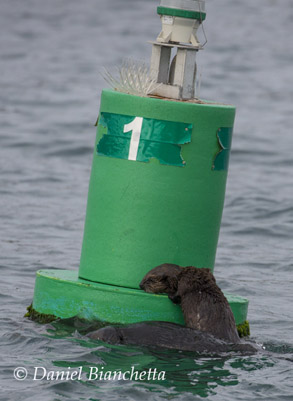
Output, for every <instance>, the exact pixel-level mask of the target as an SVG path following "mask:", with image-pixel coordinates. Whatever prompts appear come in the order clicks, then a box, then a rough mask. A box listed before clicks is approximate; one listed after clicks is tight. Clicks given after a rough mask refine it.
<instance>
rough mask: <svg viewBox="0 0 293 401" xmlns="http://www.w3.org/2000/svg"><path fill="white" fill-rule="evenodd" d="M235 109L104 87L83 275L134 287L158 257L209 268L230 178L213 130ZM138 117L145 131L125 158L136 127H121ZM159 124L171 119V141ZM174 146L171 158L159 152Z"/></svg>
mask: <svg viewBox="0 0 293 401" xmlns="http://www.w3.org/2000/svg"><path fill="white" fill-rule="evenodd" d="M234 115H235V108H234V107H232V106H223V105H216V104H197V103H192V102H177V101H168V100H161V99H154V98H148V97H138V96H133V95H127V94H124V93H119V92H115V91H103V93H102V97H101V106H100V118H99V123H98V130H97V139H96V143H95V151H94V155H93V164H92V172H91V179H90V186H89V195H88V204H87V213H86V222H85V230H84V239H83V246H82V255H81V262H80V270H79V276H80V277H81V278H83V279H86V280H91V281H95V282H99V283H105V284H111V285H117V286H122V287H128V288H139V287H138V285H139V282H140V281H141V279H142V277H143V276H144V275H145V274H146V273H147V272H148V271H149V270H150V269H151V268H153V267H155V266H157V265H160V264H161V263H175V264H178V265H181V266H190V265H192V266H197V267H209V268H211V269H212V270H213V267H214V261H215V255H216V248H217V242H218V236H219V230H220V223H221V216H222V210H223V203H224V196H225V186H226V178H227V168H217V166H215V160H217V155H219V153H221V152H223V149H222V148H221V146H220V144H219V139H218V132H219V129H221V128H224V129H226V132H227V135H231V132H232V127H233V122H234ZM121 116H122V119H123V117H124V120H123V121H119V118H120V119H121ZM136 118H141V119H143V122H142V132H141V136H140V141H139V143H138V151H137V152H138V155H137V160H129V153H128V149H129V148H130V146H131V135H132V134H133V133H131V132H128V134H127V133H124V132H123V131H124V130H123V127H124V126H126V125H127V124H130V127H131V122H133V121H134V120H135V119H136ZM111 119H112V121H111ZM125 122H126V123H127V124H124V123H125ZM178 123H180V124H181V125H179V126H178ZM144 124H145V125H146V128H145V130H144V131H145V132H143V127H144ZM151 124H153V125H151ZM159 124H161V125H163V124H167V125H168V127H167V129H166V130H168V129H169V133H170V132H171V134H170V136H172V129H174V134H173V135H174V137H173V138H172V137H171V138H168V141H169V142H168V143H166V142H164V140H165V139H166V138H165V137H164V135H165V136H167V135H168V132H167V133H166V132H163V133H162V134H160V132H159V130H158V129H157V126H158V125H159ZM176 124H177V126H176ZM114 130H115V131H116V132H114V133H113V131H114ZM166 130H165V131H166ZM176 130H177V131H176ZM180 130H181V131H182V136H180V132H179V131H180ZM113 134H114V135H113ZM115 135H116V136H117V137H116V138H114V137H115ZM109 136H110V137H112V138H114V142H115V143H113V141H112V140H111V143H110V142H109V141H108V142H109V143H110V145H109V146H108V148H107V147H106V149H105V145H104V142H105V140H106V139H109ZM176 136H180V138H179V139H178V138H176ZM117 138H118V140H117ZM172 141H173V143H172ZM124 142H125V143H124ZM176 142H177V143H176ZM180 142H184V143H180ZM178 143H179V144H178ZM110 146H111V149H109V147H110ZM172 146H173V148H174V147H175V148H176V150H177V154H174V157H173V159H172V157H168V154H167V157H165V154H164V152H165V153H168V150H169V149H171V153H172ZM119 147H120V148H121V151H120V153H119ZM152 147H153V148H152ZM158 148H159V151H158ZM141 153H143V154H141ZM169 153H170V152H169ZM139 156H140V157H139ZM227 156H228V155H227ZM141 160H145V161H141ZM215 167H216V168H215ZM220 167H221V166H220ZM222 167H223V166H222Z"/></svg>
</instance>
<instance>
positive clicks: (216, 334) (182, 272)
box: [87, 263, 256, 354]
mask: <svg viewBox="0 0 293 401" xmlns="http://www.w3.org/2000/svg"><path fill="white" fill-rule="evenodd" d="M140 287H141V288H142V289H143V290H145V291H146V292H152V293H167V294H168V296H169V298H170V299H171V300H172V301H173V302H175V303H180V304H181V307H182V310H183V314H184V318H185V321H186V326H187V327H185V326H181V325H178V324H175V323H170V322H141V323H134V324H129V325H125V326H117V325H113V326H106V327H103V328H100V329H99V330H96V331H93V332H90V333H88V334H87V337H89V338H90V339H93V340H100V341H104V342H107V343H110V344H128V345H139V346H155V347H163V348H169V349H178V350H182V351H193V352H199V353H208V354H215V353H217V354H218V353H221V352H230V351H236V352H241V353H244V354H251V353H255V352H256V348H255V347H254V346H252V345H250V344H247V343H241V342H240V339H239V336H238V333H237V330H236V325H235V320H234V316H233V313H232V311H231V309H230V306H229V304H228V302H227V300H226V298H225V296H224V294H223V293H222V291H221V290H220V288H219V287H218V286H217V284H216V280H215V278H214V276H213V275H212V273H211V272H210V271H209V269H197V268H194V267H180V266H178V265H174V264H168V263H165V264H162V265H160V266H157V267H155V268H153V269H152V270H150V271H149V272H148V273H147V274H146V275H145V277H144V278H143V279H142V281H141V283H140Z"/></svg>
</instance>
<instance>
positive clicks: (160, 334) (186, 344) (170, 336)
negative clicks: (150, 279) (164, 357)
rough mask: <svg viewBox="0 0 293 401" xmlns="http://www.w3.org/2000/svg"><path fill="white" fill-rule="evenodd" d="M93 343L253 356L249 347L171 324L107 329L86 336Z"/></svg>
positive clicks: (145, 323)
mask: <svg viewBox="0 0 293 401" xmlns="http://www.w3.org/2000/svg"><path fill="white" fill-rule="evenodd" d="M87 337H89V338H91V339H92V340H100V341H104V342H107V343H109V344H127V345H137V346H144V347H161V348H167V349H177V350H180V351H192V352H198V353H207V354H215V353H217V354H219V353H221V352H230V351H234V352H241V353H245V354H251V353H254V352H255V348H254V347H253V346H251V345H250V344H245V343H241V344H230V343H227V342H225V341H223V340H220V339H218V338H215V337H214V336H212V335H211V334H208V333H204V332H202V331H199V330H194V329H190V328H188V327H184V326H180V325H178V324H175V323H169V322H142V323H133V324H130V325H127V326H106V327H103V328H102V329H99V330H96V331H93V332H91V333H89V334H87Z"/></svg>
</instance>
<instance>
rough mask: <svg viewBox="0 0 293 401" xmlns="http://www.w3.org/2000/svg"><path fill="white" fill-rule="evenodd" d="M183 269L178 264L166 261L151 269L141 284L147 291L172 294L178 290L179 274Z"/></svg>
mask: <svg viewBox="0 0 293 401" xmlns="http://www.w3.org/2000/svg"><path fill="white" fill-rule="evenodd" d="M181 271H182V268H181V267H180V266H178V265H174V264H170V263H164V264H162V265H160V266H157V267H154V268H153V269H152V270H150V271H149V272H148V273H147V274H146V275H145V276H144V278H143V279H142V281H141V283H140V284H139V286H140V288H141V289H142V290H144V291H146V292H152V293H154V294H158V293H167V294H168V295H172V294H174V293H175V292H176V291H177V284H178V276H179V274H180V273H181Z"/></svg>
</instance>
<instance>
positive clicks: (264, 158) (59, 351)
mask: <svg viewBox="0 0 293 401" xmlns="http://www.w3.org/2000/svg"><path fill="white" fill-rule="evenodd" d="M206 3H207V5H206V8H207V20H206V23H205V25H204V26H205V32H206V35H207V38H208V43H207V44H206V46H205V49H204V51H202V52H199V54H198V58H197V60H198V68H199V70H200V73H201V93H200V96H201V97H202V98H204V99H209V100H215V101H222V102H226V103H231V104H235V105H236V106H237V115H236V122H235V129H234V138H233V150H232V154H231V159H230V171H229V177H228V185H227V194H226V202H225V209H224V214H223V220H222V228H221V234H220V240H219V246H218V252H217V260H216V267H215V275H216V278H217V280H218V282H219V284H220V286H221V287H222V288H223V289H224V290H225V291H226V292H229V293H235V294H238V295H242V296H245V297H247V298H249V300H250V306H249V315H248V317H249V321H250V325H251V339H252V340H253V341H255V342H257V343H258V344H263V345H264V347H265V348H266V352H260V353H258V354H256V355H253V356H241V355H236V354H227V355H222V356H217V357H215V356H214V357H213V356H210V357H209V356H200V355H197V356H196V355H192V354H191V353H180V352H178V351H164V350H158V349H143V348H139V347H126V346H121V347H117V346H116V347H114V346H105V345H104V344H102V343H94V342H90V341H85V339H84V338H83V337H82V336H81V335H79V334H78V333H77V332H76V331H75V329H74V328H72V327H70V326H65V325H62V324H51V325H39V324H37V323H35V322H32V321H30V320H28V319H26V318H24V317H23V315H24V313H25V311H26V306H28V305H29V304H30V303H31V301H32V296H33V290H34V281H35V272H36V271H37V270H38V269H41V268H56V269H58V268H60V269H78V266H79V258H80V252H81V242H82V236H83V225H84V219H85V210H86V202H87V190H88V182H89V176H90V167H91V161H92V152H93V145H94V140H95V127H94V123H95V121H96V117H97V114H98V110H99V97H100V93H101V90H102V88H104V87H107V84H106V83H105V82H104V80H103V78H102V77H101V75H100V71H102V69H103V67H106V68H110V69H111V68H113V67H115V66H119V65H120V64H121V63H122V61H123V59H124V58H125V57H131V58H133V59H144V60H146V61H148V60H149V57H150V53H151V47H150V45H149V44H148V43H147V41H148V40H154V38H155V37H156V35H157V34H158V33H159V31H160V21H159V17H158V16H157V15H156V7H157V5H158V1H156V0H145V1H142V0H108V1H107V0H83V1H79V0H70V1H69V0H63V1H61V0H59V1H58V0H50V1H45V0H0V88H1V89H0V121H1V123H0V135H1V136H0V224H1V225H0V227H1V229H0V246H1V261H0V269H1V281H0V286H1V294H0V300H1V304H0V309H1V325H0V335H1V339H0V347H1V348H0V357H1V359H0V364H1V387H0V391H1V395H0V400H15V401H20V400H30V401H35V400H36V401H37V400H42V401H53V400H54V401H57V400H58V401H61V400H120V399H126V400H148V399H152V400H163V399H168V400H193V399H202V398H205V399H207V400H212V401H220V400H221V401H234V400H247V401H248V400H254V401H258V400H267V401H279V400H280V401H281V400H282V401H285V400H288V401H289V400H293V364H292V362H293V338H292V337H293V335H292V333H293V323H292V321H293V302H292V301H293V296H292V282H293V280H292V268H293V264H292V254H293V252H292V251H293V241H292V237H293V130H292V127H293V72H292V71H293V69H292V64H293V45H292V36H293V2H292V0H258V1H253V0H246V1H245V2H240V1H234V0H220V1H219V0H217V1H216V0H207V2H206ZM201 37H202V34H201ZM19 366H20V367H26V369H28V371H29V376H28V378H27V379H26V380H23V381H17V380H16V379H14V377H13V371H14V369H15V368H16V367H19ZM34 366H43V367H45V368H46V369H48V370H50V369H51V370H55V371H56V370H58V369H59V370H60V369H61V370H62V369H63V370H64V369H66V368H68V367H78V366H83V367H84V368H86V367H90V366H97V367H101V366H103V367H105V368H107V369H112V370H113V369H128V368H129V367H131V366H135V367H136V368H137V369H139V370H144V369H148V368H154V367H156V368H157V369H158V370H165V371H166V381H164V382H159V381H145V382H142V381H140V382H139V381H124V382H123V381H118V382H117V381H94V382H87V381H84V380H83V381H66V382H65V381H63V382H56V381H46V380H43V381H34V380H32V371H33V367H34Z"/></svg>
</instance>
